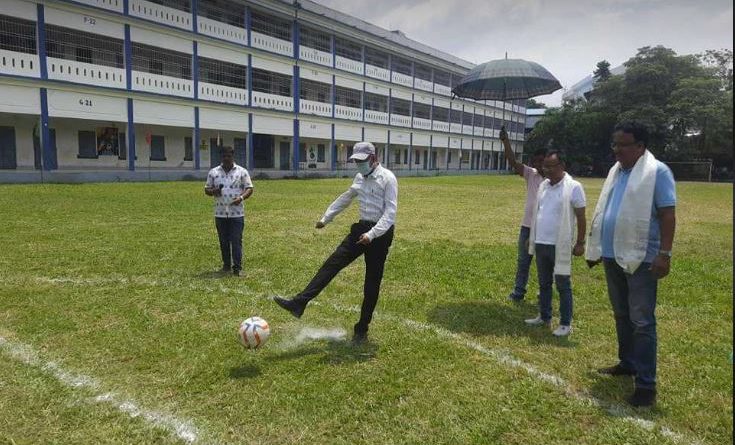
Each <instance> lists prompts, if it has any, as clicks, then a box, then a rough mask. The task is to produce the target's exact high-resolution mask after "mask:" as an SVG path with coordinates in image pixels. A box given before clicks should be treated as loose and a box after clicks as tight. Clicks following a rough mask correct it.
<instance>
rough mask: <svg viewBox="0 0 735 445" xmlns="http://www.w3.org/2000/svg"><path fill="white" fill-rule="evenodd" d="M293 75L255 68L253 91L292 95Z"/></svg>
mask: <svg viewBox="0 0 735 445" xmlns="http://www.w3.org/2000/svg"><path fill="white" fill-rule="evenodd" d="M291 77H292V76H289V75H286V74H280V73H274V72H272V71H266V70H261V69H258V68H253V91H258V92H260V93H268V94H276V95H278V96H286V97H288V96H291Z"/></svg>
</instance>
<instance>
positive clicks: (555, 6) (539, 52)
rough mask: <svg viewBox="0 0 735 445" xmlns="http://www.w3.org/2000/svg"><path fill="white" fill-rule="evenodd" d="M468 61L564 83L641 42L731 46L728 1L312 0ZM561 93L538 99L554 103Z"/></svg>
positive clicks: (693, 49)
mask: <svg viewBox="0 0 735 445" xmlns="http://www.w3.org/2000/svg"><path fill="white" fill-rule="evenodd" d="M315 1H316V2H318V3H321V4H323V5H325V6H328V7H330V8H333V9H336V10H339V11H341V12H344V13H347V14H350V15H353V16H355V17H358V18H360V19H362V20H365V21H367V22H370V23H373V24H375V25H378V26H381V27H383V28H386V29H390V30H393V29H400V30H401V31H403V32H404V33H405V34H406V35H407V36H408V37H409V38H411V39H413V40H416V41H419V42H421V43H424V44H427V45H429V46H432V47H434V48H437V49H440V50H442V51H445V52H448V53H451V54H454V55H456V56H458V57H461V58H463V59H465V60H468V61H470V62H473V63H482V62H486V61H489V60H493V59H498V58H502V57H504V54H505V52H506V51H507V52H508V54H509V57H510V58H521V59H528V60H532V61H535V62H538V63H540V64H541V65H543V66H545V67H546V68H547V69H548V70H549V71H551V73H552V74H554V75H555V76H556V77H557V78H558V79H559V81H561V84H562V86H564V87H565V88H568V87H570V86H572V85H573V84H575V83H576V82H577V81H579V80H581V79H582V78H583V77H585V76H586V75H588V74H590V73H591V72H592V70H593V69H594V68H595V65H596V64H597V62H598V61H600V60H602V59H606V60H608V61H609V62H610V63H611V64H612V66H613V67H615V66H618V65H620V64H622V63H623V62H625V61H626V60H628V59H629V58H630V57H632V56H633V55H635V53H636V50H637V49H638V48H640V47H642V46H646V45H651V46H653V45H664V46H667V47H669V48H672V49H674V50H675V51H676V52H677V53H679V54H692V53H698V52H702V51H704V50H705V49H721V48H729V49H732V42H733V2H732V0H699V1H696V0H691V1H684V0H647V1H641V0H608V1H604V0H315ZM561 94H562V91H559V92H557V93H555V94H553V95H551V96H544V97H541V98H538V100H540V101H543V102H545V103H547V104H549V105H558V104H559V102H560V101H561Z"/></svg>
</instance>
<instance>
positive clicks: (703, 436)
mask: <svg viewBox="0 0 735 445" xmlns="http://www.w3.org/2000/svg"><path fill="white" fill-rule="evenodd" d="M348 184H349V180H348V179H334V180H313V181H293V180H291V181H259V182H257V181H256V184H255V186H256V191H255V194H254V196H253V198H252V200H250V201H249V202H248V208H247V212H248V217H247V223H246V229H245V242H244V245H245V255H246V264H245V269H246V276H245V277H243V278H240V279H237V278H234V277H230V276H228V277H224V278H218V277H216V276H215V275H214V274H213V273H212V272H213V271H214V270H215V269H216V268H218V267H219V265H220V264H219V259H218V255H219V253H218V248H217V243H216V234H215V229H214V224H213V221H212V214H211V202H210V200H209V199H207V197H205V196H204V194H203V192H202V184H200V183H187V182H178V183H154V184H86V185H23V186H20V185H16V186H0V215H1V216H0V220H1V221H2V229H1V230H0V248H1V249H2V253H1V254H0V443H3V444H4V443H8V444H45V443H57V444H98V443H120V444H130V443H177V442H181V441H193V442H197V443H262V444H296V443H304V444H422V443H423V444H426V443H431V444H495V443H497V444H535V443H538V444H618V443H627V444H652V443H656V444H669V443H671V444H673V443H685V444H690V443H702V444H725V443H732V442H733V439H732V433H733V410H732V396H733V380H732V372H733V368H732V366H733V365H732V342H733V318H732V316H733V297H732V284H733V283H732V274H733V269H732V267H733V262H732V253H733V252H732V246H733V239H732V233H733V221H732V209H733V201H732V186H731V185H719V184H694V183H681V184H679V185H678V195H679V204H678V208H677V212H678V228H677V236H676V241H675V246H674V247H675V249H674V250H675V256H674V259H673V269H672V274H671V275H670V277H668V278H667V279H665V280H664V281H662V282H661V284H660V287H659V296H658V298H659V300H658V301H659V303H658V312H657V314H658V328H659V331H658V332H659V402H658V405H657V407H656V408H655V409H653V410H632V409H628V408H625V404H624V397H625V396H627V395H628V394H629V392H630V391H631V390H632V381H631V380H628V379H614V378H602V377H598V376H597V375H596V374H595V373H594V372H593V370H594V369H596V368H597V367H600V366H605V365H611V364H614V363H615V359H616V343H615V334H614V323H613V318H612V314H611V309H610V307H609V302H608V300H607V294H606V288H605V284H604V275H603V271H602V270H601V269H600V268H596V269H593V270H591V271H590V270H588V269H587V267H586V265H584V262H583V261H582V260H580V259H576V260H575V264H574V272H573V277H572V282H573V286H574V294H575V321H574V326H575V332H574V333H573V335H572V336H571V337H570V338H569V339H568V340H558V339H555V338H553V337H552V336H551V335H550V333H549V332H548V331H545V330H543V329H533V328H527V327H526V326H524V324H523V321H522V320H523V318H524V317H529V316H533V315H534V314H535V305H534V302H533V301H528V302H526V303H524V304H520V305H513V304H510V303H508V302H507V301H506V296H507V294H508V292H509V291H510V289H511V283H512V281H513V273H514V270H515V269H514V268H515V255H516V251H515V242H516V237H517V231H518V224H519V221H520V217H521V213H522V207H523V197H524V190H525V187H524V184H523V181H522V180H521V179H519V178H516V177H499V176H495V177H462V178H458V177H440V178H406V179H400V182H399V186H400V198H399V215H398V223H397V228H396V239H395V241H394V244H393V248H392V250H391V254H390V257H389V259H388V264H387V267H386V274H385V279H384V284H383V289H382V293H381V300H380V302H379V304H378V309H377V315H376V319H375V320H374V322H373V324H372V329H371V342H370V343H369V344H367V345H365V346H360V347H352V346H351V345H350V343H349V341H348V340H349V337H348V338H347V340H345V341H326V340H313V341H301V342H300V341H298V338H299V333H302V331H303V329H304V328H313V329H327V330H335V329H343V330H345V331H347V332H349V331H350V329H351V327H352V324H353V323H354V322H355V321H356V318H357V315H356V314H355V312H354V311H355V308H356V307H357V305H358V304H359V303H360V301H361V290H362V276H363V271H364V266H363V264H362V262H361V261H360V262H356V263H355V264H353V265H352V266H351V267H349V268H348V269H346V270H345V271H344V272H343V273H342V274H341V275H340V276H339V277H338V278H337V279H336V280H335V281H334V282H333V283H332V285H331V286H330V287H328V288H327V289H326V290H325V292H324V293H323V294H322V295H320V296H319V298H318V299H317V300H316V303H317V304H314V305H313V306H310V307H309V308H308V309H307V312H306V314H305V315H304V317H303V318H302V319H301V320H295V319H293V318H292V317H290V315H288V314H287V313H285V312H284V311H282V310H280V309H279V308H277V307H276V306H275V305H274V304H273V303H272V302H270V301H269V297H270V296H272V295H293V294H295V293H296V292H298V291H299V290H300V289H301V288H302V287H303V286H304V285H305V284H306V283H307V282H308V280H309V279H310V278H311V276H312V274H313V273H314V272H315V271H316V269H317V268H318V267H319V265H320V264H321V262H322V261H323V260H324V259H325V258H326V256H327V255H328V254H329V253H330V252H331V250H332V249H333V248H334V247H335V246H336V245H337V243H338V242H339V241H340V240H341V239H342V237H343V236H344V234H345V233H346V231H347V228H348V226H349V224H350V223H351V222H353V221H354V220H355V219H356V217H357V211H356V206H355V205H353V206H352V207H351V208H350V209H349V210H348V211H347V212H346V213H345V214H343V215H341V216H340V217H339V218H338V219H337V220H336V221H335V222H334V223H333V224H332V225H330V226H328V227H327V229H325V230H323V231H316V230H314V229H313V223H314V222H315V221H316V220H317V219H318V218H319V217H320V216H321V214H322V212H323V211H324V209H325V208H326V207H327V205H328V204H329V203H330V202H331V200H332V199H333V198H334V197H336V195H337V194H338V193H340V192H341V191H343V190H344V189H345V188H346V187H347V185H348ZM601 184H602V183H601V180H585V181H584V185H585V188H586V192H587V196H588V202H589V206H588V217H589V216H591V213H592V209H593V208H594V202H595V201H596V199H597V196H598V195H599V191H600V187H601ZM532 271H533V273H534V274H535V267H534V268H533V269H532ZM535 283H536V281H535V278H534V279H533V280H532V283H531V292H532V294H531V295H535V292H536V284H535ZM532 300H533V299H532ZM554 307H555V308H558V299H557V298H556V297H555V298H554ZM555 312H556V311H555ZM252 315H259V316H262V317H264V318H265V319H267V320H268V321H269V322H270V324H271V328H272V336H271V339H270V342H269V343H268V344H267V345H266V347H265V348H264V349H262V350H260V351H258V352H249V351H245V350H243V349H242V348H241V347H240V346H239V345H238V344H237V343H236V340H235V331H236V327H237V325H238V323H239V322H240V321H241V320H242V319H244V318H246V317H248V316H252ZM557 321H558V320H557ZM90 379H93V380H94V381H93V382H92V381H91V380H90Z"/></svg>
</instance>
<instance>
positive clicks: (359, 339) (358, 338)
mask: <svg viewBox="0 0 735 445" xmlns="http://www.w3.org/2000/svg"><path fill="white" fill-rule="evenodd" d="M353 332H354V334H353V335H352V343H353V344H356V345H360V344H363V343H365V342H366V341H367V339H368V335H367V328H364V327H362V326H360V324H359V323H358V324H356V325H355V327H354V328H353Z"/></svg>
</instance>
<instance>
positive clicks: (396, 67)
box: [391, 56, 412, 76]
mask: <svg viewBox="0 0 735 445" xmlns="http://www.w3.org/2000/svg"><path fill="white" fill-rule="evenodd" d="M391 68H392V69H393V71H395V72H397V73H401V74H405V75H407V76H410V75H412V72H411V71H412V67H411V61H410V60H406V59H404V58H401V57H398V56H393V58H392V59H391Z"/></svg>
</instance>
